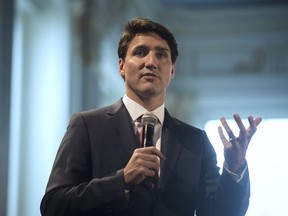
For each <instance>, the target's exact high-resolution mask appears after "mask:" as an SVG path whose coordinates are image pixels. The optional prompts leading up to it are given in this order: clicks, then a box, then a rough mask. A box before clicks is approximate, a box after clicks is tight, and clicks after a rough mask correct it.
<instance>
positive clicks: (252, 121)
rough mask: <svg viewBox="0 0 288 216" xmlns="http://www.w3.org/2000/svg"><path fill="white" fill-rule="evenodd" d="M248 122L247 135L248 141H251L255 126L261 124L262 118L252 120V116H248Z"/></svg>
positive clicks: (255, 129)
mask: <svg viewBox="0 0 288 216" xmlns="http://www.w3.org/2000/svg"><path fill="white" fill-rule="evenodd" d="M248 121H249V124H250V126H249V128H248V129H247V133H248V138H249V140H251V138H252V137H253V135H254V134H255V132H256V131H257V126H258V125H259V124H260V123H261V121H262V118H261V117H258V118H256V119H255V120H254V119H253V117H252V116H249V117H248Z"/></svg>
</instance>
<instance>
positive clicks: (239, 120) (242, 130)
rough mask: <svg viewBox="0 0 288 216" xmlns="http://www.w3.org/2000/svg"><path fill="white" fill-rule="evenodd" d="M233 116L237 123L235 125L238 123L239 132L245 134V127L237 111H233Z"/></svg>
mask: <svg viewBox="0 0 288 216" xmlns="http://www.w3.org/2000/svg"><path fill="white" fill-rule="evenodd" d="M233 117H234V120H235V121H236V123H237V125H238V127H239V130H240V134H242V135H246V128H245V126H244V124H243V122H242V120H241V118H240V116H239V114H238V113H235V114H234V115H233Z"/></svg>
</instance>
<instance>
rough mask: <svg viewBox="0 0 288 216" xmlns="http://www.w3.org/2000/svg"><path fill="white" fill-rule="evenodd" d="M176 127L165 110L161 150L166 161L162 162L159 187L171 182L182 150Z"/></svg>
mask: <svg viewBox="0 0 288 216" xmlns="http://www.w3.org/2000/svg"><path fill="white" fill-rule="evenodd" d="M174 127H175V123H174V122H173V119H172V118H171V116H170V115H169V113H168V111H167V110H165V120H164V125H163V128H162V141H161V149H162V152H163V154H164V155H165V157H166V160H164V161H162V162H161V176H160V181H159V185H158V187H161V186H164V185H165V184H166V183H167V181H168V180H169V177H170V175H171V174H172V172H173V170H174V167H175V165H176V163H177V161H178V158H179V155H180V151H181V148H182V145H181V143H180V142H179V140H178V138H177V130H175V128H174Z"/></svg>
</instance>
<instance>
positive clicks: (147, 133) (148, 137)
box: [142, 124, 154, 147]
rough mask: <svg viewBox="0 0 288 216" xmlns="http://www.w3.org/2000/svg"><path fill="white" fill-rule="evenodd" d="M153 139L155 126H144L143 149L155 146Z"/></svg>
mask: <svg viewBox="0 0 288 216" xmlns="http://www.w3.org/2000/svg"><path fill="white" fill-rule="evenodd" d="M153 137H154V126H153V125H151V124H144V125H143V136H142V144H143V145H142V146H143V147H148V146H154V143H153Z"/></svg>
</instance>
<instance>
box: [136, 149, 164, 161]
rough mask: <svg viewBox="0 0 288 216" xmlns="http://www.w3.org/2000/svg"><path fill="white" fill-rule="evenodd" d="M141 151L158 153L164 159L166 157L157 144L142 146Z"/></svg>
mask: <svg viewBox="0 0 288 216" xmlns="http://www.w3.org/2000/svg"><path fill="white" fill-rule="evenodd" d="M141 151H142V152H143V153H145V154H151V155H156V156H158V157H159V158H160V159H162V160H165V159H166V157H165V156H164V154H163V153H162V152H161V151H159V150H158V149H157V148H156V147H155V146H149V147H145V148H141Z"/></svg>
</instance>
